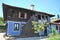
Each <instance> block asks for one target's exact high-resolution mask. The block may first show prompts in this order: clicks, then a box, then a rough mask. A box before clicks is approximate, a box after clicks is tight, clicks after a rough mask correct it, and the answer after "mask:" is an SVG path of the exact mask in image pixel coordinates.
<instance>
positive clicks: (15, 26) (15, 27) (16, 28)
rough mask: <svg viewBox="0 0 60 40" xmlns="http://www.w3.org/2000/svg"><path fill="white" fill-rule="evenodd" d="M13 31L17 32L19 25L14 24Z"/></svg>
mask: <svg viewBox="0 0 60 40" xmlns="http://www.w3.org/2000/svg"><path fill="white" fill-rule="evenodd" d="M14 30H15V31H18V30H19V23H15V24H14Z"/></svg>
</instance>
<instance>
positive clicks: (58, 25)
mask: <svg viewBox="0 0 60 40" xmlns="http://www.w3.org/2000/svg"><path fill="white" fill-rule="evenodd" d="M50 24H51V26H52V27H53V28H54V29H55V30H56V31H57V33H59V34H60V18H52V19H51V22H50Z"/></svg>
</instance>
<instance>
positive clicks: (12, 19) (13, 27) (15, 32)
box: [2, 3, 54, 37]
mask: <svg viewBox="0 0 60 40" xmlns="http://www.w3.org/2000/svg"><path fill="white" fill-rule="evenodd" d="M2 7H3V17H4V21H6V22H7V35H8V36H19V37H35V36H45V35H48V34H49V33H50V26H48V27H46V29H45V31H41V32H40V33H38V34H34V30H33V29H32V23H31V21H33V20H35V21H38V22H41V23H42V22H43V21H44V20H47V22H50V17H53V16H54V15H52V14H48V13H45V12H39V11H35V10H33V9H34V5H32V9H26V8H21V7H15V6H10V5H7V4H4V3H3V4H2Z"/></svg>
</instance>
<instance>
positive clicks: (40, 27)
mask: <svg viewBox="0 0 60 40" xmlns="http://www.w3.org/2000/svg"><path fill="white" fill-rule="evenodd" d="M32 25H33V28H32V29H34V33H39V32H40V31H44V30H45V27H47V25H48V23H47V21H44V22H43V24H41V23H38V22H37V21H32Z"/></svg>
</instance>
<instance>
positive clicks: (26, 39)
mask: <svg viewBox="0 0 60 40" xmlns="http://www.w3.org/2000/svg"><path fill="white" fill-rule="evenodd" d="M15 40H47V38H40V37H30V38H16V39H15Z"/></svg>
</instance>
